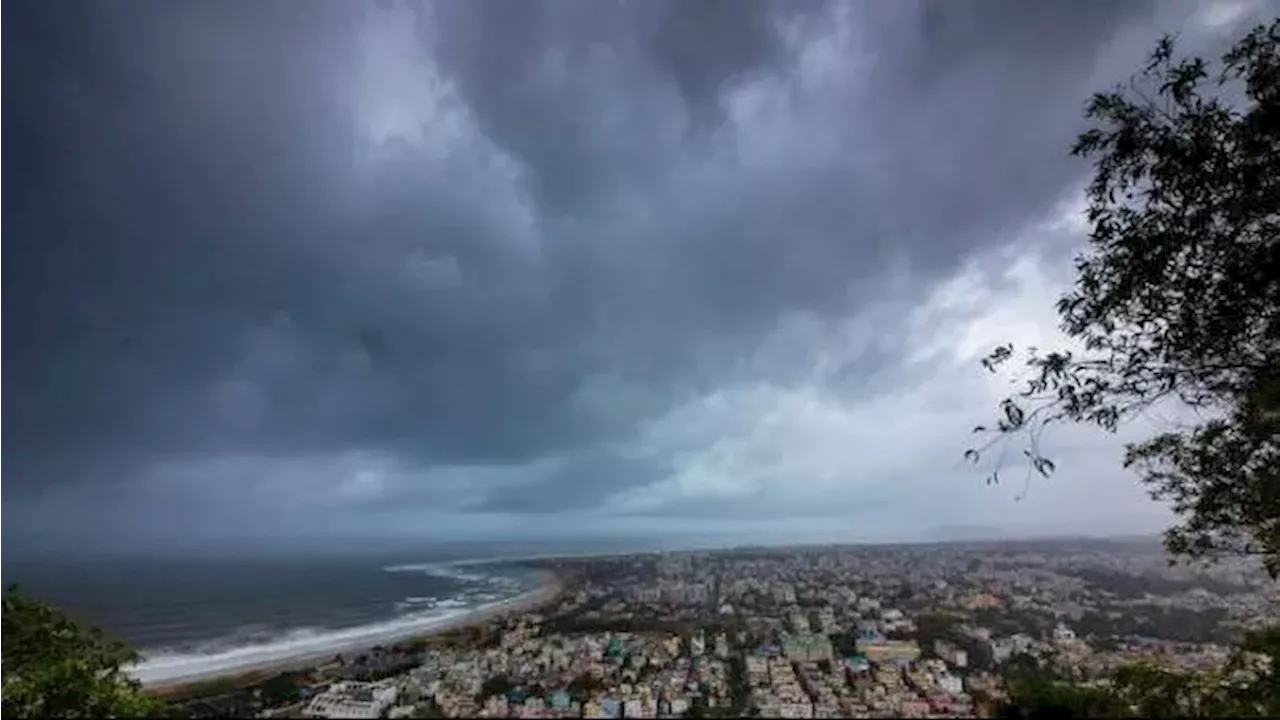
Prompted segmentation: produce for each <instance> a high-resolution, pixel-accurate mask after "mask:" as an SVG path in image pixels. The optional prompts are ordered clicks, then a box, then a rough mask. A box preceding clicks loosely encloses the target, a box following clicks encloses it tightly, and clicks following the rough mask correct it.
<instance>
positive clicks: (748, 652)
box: [173, 540, 1280, 718]
mask: <svg viewBox="0 0 1280 720" xmlns="http://www.w3.org/2000/svg"><path fill="white" fill-rule="evenodd" d="M536 565H537V566H538V567H540V568H542V569H545V570H547V571H549V572H550V573H553V574H554V576H555V577H556V578H558V583H559V592H558V593H557V594H556V595H555V597H554V599H552V600H551V601H550V602H549V603H547V604H545V605H544V606H543V607H541V608H539V609H538V610H537V611H536V612H524V613H518V614H517V613H512V614H508V615H507V616H504V617H495V618H490V619H489V620H488V621H487V622H485V623H482V624H472V625H469V626H467V627H463V628H457V629H455V630H453V631H451V632H447V633H443V634H439V635H437V636H434V637H430V638H421V639H418V640H415V641H413V642H411V643H403V644H400V645H397V646H395V647H390V648H382V647H380V648H375V649H372V650H370V651H369V652H367V653H364V654H361V655H359V656H356V657H348V656H339V657H335V658H333V660H332V661H331V662H329V663H327V664H325V665H323V666H321V667H316V668H312V669H309V670H306V671H296V672H289V673H282V674H279V675H276V676H275V677H272V678H267V679H261V678H260V679H257V680H255V682H254V684H252V685H249V686H246V685H242V686H240V687H237V688H229V687H224V688H222V689H220V690H218V691H217V692H214V690H213V689H212V688H208V687H206V688H204V691H203V692H201V693H199V697H198V698H197V697H190V698H188V699H185V700H182V699H177V700H178V701H176V702H175V705H174V706H173V708H174V709H175V710H177V711H180V712H185V713H186V714H188V715H189V716H205V715H215V714H225V713H232V714H241V715H243V714H250V713H253V714H257V715H258V716H261V717H349V718H351V717H367V718H376V717H391V718H395V717H421V716H434V717H475V716H480V717H522V718H567V717H588V718H633V717H634V718H675V717H730V716H742V715H749V716H751V715H753V716H763V717H788V718H812V717H946V718H963V717H975V716H982V715H984V714H989V713H990V712H991V711H992V708H993V707H994V706H995V705H994V704H995V703H998V702H999V700H1000V699H1001V698H1002V696H1003V693H1004V688H1005V685H1006V682H1007V680H1008V678H1009V677H1010V676H1012V675H1016V674H1018V673H1040V674H1044V675H1048V676H1052V677H1056V678H1061V679H1068V680H1072V681H1077V682H1085V683H1087V682H1091V681H1096V680H1097V679H1099V678H1104V677H1106V676H1107V674H1108V673H1109V672H1110V671H1112V670H1113V669H1114V668H1116V667H1119V666H1121V665H1123V664H1125V663H1130V662H1133V661H1134V660H1138V659H1147V660H1151V661H1154V662H1158V663H1166V664H1169V665H1172V666H1177V667H1182V668H1212V667H1215V666H1218V665H1221V664H1222V663H1223V662H1224V661H1225V660H1226V657H1227V653H1228V649H1227V648H1228V646H1229V644H1230V643H1231V642H1232V641H1233V639H1235V638H1237V637H1239V636H1240V635H1241V634H1242V633H1243V632H1245V631H1247V630H1250V629H1253V628H1256V627H1259V626H1261V625H1262V624H1263V623H1264V622H1266V619H1267V618H1276V617H1280V592H1278V591H1277V586H1276V584H1275V583H1274V582H1272V581H1271V580H1269V579H1267V577H1266V575H1265V574H1264V573H1262V572H1260V571H1259V569H1258V568H1257V567H1256V565H1254V564H1251V563H1250V562H1247V561H1245V560H1243V559H1242V560H1239V561H1229V562H1220V563H1215V564H1213V565H1203V566H1200V565H1177V566H1170V565H1169V564H1168V562H1167V560H1166V556H1165V554H1164V553H1163V550H1162V549H1161V547H1160V546H1159V543H1158V542H1156V541H1151V540H1132V541H1101V540H1078V541H1054V542H1049V541H1043V542H1030V541H1028V542H1018V543H1009V542H1002V543H975V544H967V545H959V544H951V545H911V546H896V547H889V546H864V547H804V548H787V549H777V548H770V549H764V548H739V549H733V550H724V551H714V552H711V551H699V552H677V553H654V554H643V555H625V556H612V557H589V558H563V559H550V560H540V561H538V562H537V563H536Z"/></svg>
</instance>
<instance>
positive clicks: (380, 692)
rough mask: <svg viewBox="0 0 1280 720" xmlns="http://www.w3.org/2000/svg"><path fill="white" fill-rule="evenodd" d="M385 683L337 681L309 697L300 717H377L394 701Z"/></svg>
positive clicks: (392, 688) (393, 696)
mask: <svg viewBox="0 0 1280 720" xmlns="http://www.w3.org/2000/svg"><path fill="white" fill-rule="evenodd" d="M396 694H397V693H396V688H395V686H394V685H391V684H388V683H364V682H340V683H334V684H333V685H332V686H331V687H330V688H329V689H328V690H326V691H324V692H323V693H321V694H319V695H317V696H315V697H313V698H311V701H310V702H308V703H307V706H306V708H305V709H304V710H303V714H304V715H306V716H307V717H313V718H357V719H358V718H378V717H381V716H382V713H383V712H384V711H385V710H387V709H388V708H390V707H391V706H392V705H393V704H395V701H396Z"/></svg>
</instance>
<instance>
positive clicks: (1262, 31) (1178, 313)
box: [966, 20, 1280, 577]
mask: <svg viewBox="0 0 1280 720" xmlns="http://www.w3.org/2000/svg"><path fill="white" fill-rule="evenodd" d="M1175 45H1176V42H1175V39H1174V38H1173V37H1165V38H1164V39H1162V40H1161V41H1160V42H1159V44H1158V45H1157V46H1156V48H1155V50H1154V52H1153V53H1152V55H1151V58H1150V62H1149V63H1148V64H1147V66H1146V67H1145V68H1144V69H1143V70H1142V71H1141V72H1140V73H1139V74H1137V75H1136V76H1134V77H1133V78H1132V79H1131V80H1130V82H1129V83H1128V84H1127V85H1124V86H1121V87H1118V88H1116V89H1114V90H1112V91H1110V92H1105V93H1099V94H1096V95H1094V96H1093V98H1092V99H1091V100H1090V101H1089V102H1088V105H1087V107H1086V113H1085V114H1086V117H1087V118H1088V119H1089V120H1091V121H1092V122H1093V124H1094V127H1092V128H1091V129H1089V130H1088V131H1086V132H1084V133H1083V134H1082V135H1080V136H1079V138H1078V139H1077V141H1076V143H1075V145H1074V147H1073V148H1072V154H1073V155H1076V156H1079V157H1083V158H1087V159H1090V160H1091V161H1092V162H1093V164H1094V170H1095V172H1094V176H1093V181H1092V183H1091V184H1090V185H1089V186H1088V190H1087V200H1088V207H1087V212H1086V217H1087V220H1088V223H1089V226H1090V232H1089V243H1088V246H1087V249H1086V250H1085V251H1084V252H1083V253H1082V254H1081V255H1080V256H1079V257H1078V258H1077V259H1076V264H1075V268H1076V282H1075V285H1074V288H1073V289H1071V290H1070V291H1068V292H1067V293H1066V294H1065V295H1064V296H1063V297H1061V298H1060V299H1059V301H1058V303H1057V311H1058V315H1059V317H1060V319H1061V327H1062V330H1063V331H1064V332H1065V334H1066V335H1067V337H1068V338H1071V339H1072V340H1073V341H1074V343H1075V345H1076V346H1077V350H1076V351H1075V352H1072V351H1068V350H1059V351H1053V352H1042V351H1037V350H1035V349H1026V350H1025V365H1026V367H1027V368H1029V373H1028V376H1027V380H1026V383H1025V386H1024V387H1022V388H1021V389H1020V390H1019V391H1017V392H1016V393H1014V394H1013V395H1012V396H1010V397H1008V398H1006V399H1005V400H1003V401H1002V402H1001V404H1000V408H999V410H1000V418H999V420H998V421H997V423H996V424H995V426H994V427H979V428H976V431H979V432H988V433H991V434H992V437H990V442H988V443H987V444H986V445H984V446H982V447H979V448H974V449H972V450H969V451H968V452H966V456H967V457H969V458H970V459H973V460H977V459H978V458H979V457H980V456H981V454H982V453H983V452H984V451H985V450H987V449H988V448H990V447H991V446H992V444H994V443H995V442H997V441H1000V440H1001V439H1002V438H1007V437H1009V436H1010V435H1014V434H1020V435H1023V436H1025V437H1027V438H1028V439H1029V443H1028V447H1027V448H1026V449H1025V450H1024V454H1025V456H1026V458H1027V461H1028V472H1029V473H1030V472H1032V471H1038V472H1039V473H1041V474H1043V475H1046V476H1047V475H1049V474H1051V473H1052V472H1053V470H1054V463H1053V460H1051V459H1050V458H1048V457H1045V455H1044V454H1043V453H1042V452H1041V450H1040V444H1039V437H1040V434H1041V432H1042V431H1043V430H1044V429H1045V428H1046V427H1047V426H1049V425H1052V424H1055V423H1083V424H1089V425H1095V426H1098V427H1101V428H1103V429H1104V430H1107V431H1112V432H1114V431H1115V430H1116V429H1117V427H1119V426H1120V425H1121V424H1122V423H1124V422H1125V421H1127V420H1129V419H1132V418H1133V417H1135V416H1137V415H1139V414H1140V413H1142V412H1144V411H1145V410H1147V409H1149V408H1152V407H1153V406H1156V405H1161V406H1163V404H1165V403H1168V404H1169V405H1170V406H1176V407H1179V408H1180V410H1179V416H1180V418H1187V419H1186V420H1185V421H1181V420H1180V421H1179V424H1177V425H1172V424H1171V429H1168V430H1164V429H1162V430H1161V431H1160V432H1159V433H1158V434H1155V435H1153V436H1152V437H1149V438H1147V439H1145V440H1143V441H1141V442H1136V443H1132V444H1130V445H1128V446H1127V447H1126V453H1125V460H1124V463H1125V466H1126V467H1130V468H1133V469H1134V470H1136V471H1137V472H1138V474H1139V476H1140V478H1141V480H1142V482H1143V483H1144V484H1145V485H1146V486H1147V489H1148V490H1149V492H1150V494H1151V496H1152V497H1153V498H1154V499H1156V500H1160V501H1165V502H1167V503H1169V504H1170V505H1171V507H1172V509H1173V510H1174V512H1175V513H1176V515H1177V517H1178V521H1177V523H1176V524H1175V525H1174V526H1173V527H1171V528H1170V529H1169V530H1168V531H1167V532H1166V535H1165V540H1166V545H1167V547H1168V549H1169V550H1170V551H1171V552H1172V553H1173V554H1175V555H1181V556H1191V557H1211V556H1215V555H1221V554H1225V553H1233V554H1234V553H1243V554H1253V555H1259V556H1261V557H1262V560H1263V562H1264V565H1265V566H1266V568H1267V570H1268V572H1269V573H1270V574H1271V575H1272V576H1273V577H1276V576H1278V575H1280V479H1278V478H1277V473H1278V472H1280V240H1278V239H1277V229H1278V228H1280V212H1278V210H1280V20H1277V21H1274V22H1272V23H1271V24H1270V25H1269V26H1263V25H1259V26H1258V27H1256V28H1254V29H1253V30H1251V31H1250V32H1248V33H1247V34H1246V35H1245V36H1244V37H1242V38H1241V39H1240V40H1239V41H1238V42H1236V43H1235V45H1234V46H1233V47H1232V48H1231V49H1230V51H1229V52H1227V53H1225V54H1224V55H1223V56H1222V58H1221V62H1220V63H1218V64H1217V67H1216V68H1211V65H1210V63H1208V62H1206V61H1205V60H1203V59H1200V58H1182V59H1179V58H1177V57H1175ZM1018 354H1019V355H1021V354H1022V351H1021V350H1020V351H1019V352H1018ZM1014 357H1015V348H1014V347H1013V346H1012V345H1008V344H1006V345H1002V346H1000V347H997V348H996V349H995V350H994V351H993V352H992V353H991V355H990V356H988V357H987V358H986V359H984V361H983V364H984V366H985V367H987V369H988V370H991V371H996V370H997V369H998V368H1000V366H1002V365H1003V364H1005V363H1007V362H1008V361H1010V360H1012V359H1014ZM998 472H999V470H998V469H997V472H996V473H993V474H992V476H991V477H990V478H989V481H994V482H998V481H999V476H998V474H997V473H998Z"/></svg>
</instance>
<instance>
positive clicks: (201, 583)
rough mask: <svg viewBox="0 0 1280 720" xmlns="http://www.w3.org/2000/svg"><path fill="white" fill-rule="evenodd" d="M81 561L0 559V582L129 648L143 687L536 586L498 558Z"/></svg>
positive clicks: (424, 619)
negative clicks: (138, 657) (0, 565)
mask: <svg viewBox="0 0 1280 720" xmlns="http://www.w3.org/2000/svg"><path fill="white" fill-rule="evenodd" d="M423 555H425V557H412V556H405V555H394V556H392V555H387V556H362V557H346V558H272V559H255V560H231V559H208V558H206V559H198V560H184V561H178V560H172V559H163V560H162V559H151V560H145V559H127V560H126V559H101V558H99V559H85V560H60V561H49V560H44V561H39V562H36V561H23V562H10V563H5V567H4V582H5V583H6V584H7V583H11V582H17V583H19V584H20V585H21V586H22V589H23V590H24V592H27V593H29V594H31V595H33V596H36V597H39V598H41V599H44V600H48V601H50V602H53V603H55V604H56V605H57V606H58V607H60V608H62V609H63V610H65V611H66V612H68V613H69V614H70V615H72V616H73V617H74V618H76V619H77V620H79V621H81V622H84V623H88V624H92V625H96V626H98V627H100V628H102V629H103V630H104V631H105V632H106V633H107V634H109V635H110V636H112V637H117V638H120V639H124V640H127V641H129V642H130V643H131V644H133V646H134V647H136V648H138V649H139V651H140V652H141V654H142V655H143V658H144V659H143V662H142V663H141V664H140V665H139V666H137V667H136V668H134V669H133V672H134V674H135V676H136V677H138V678H139V679H141V680H143V681H144V682H157V681H166V680H174V679H178V678H190V677H198V676H205V675H210V674H216V673H218V672H222V671H227V670H235V669H241V668H248V667H253V666H255V665H260V664H265V663H270V662H274V661H278V660H282V659H287V658H292V657H297V656H304V655H305V656H311V655H323V654H328V653H337V652H343V651H349V650H352V649H354V648H357V647H368V646H370V645H374V644H379V643H386V642H391V641H392V640H394V639H396V638H398V637H402V636H404V635H405V634H412V633H413V632H415V631H419V630H425V629H429V628H431V627H432V626H435V625H439V624H440V623H442V622H445V621H448V620H450V619H453V618H457V617H458V616H459V615H463V614H466V613H468V612H472V611H474V610H476V609H478V608H482V607H484V606H487V605H491V604H493V603H498V602H502V601H505V600H508V599H511V598H513V597H516V596H519V595H521V594H523V593H525V592H529V591H531V590H533V589H535V588H536V587H537V586H538V584H539V582H540V581H541V576H540V575H539V573H537V572H536V571H535V570H533V569H532V568H530V567H527V566H523V565H519V564H516V563H512V562H504V561H475V560H471V561H459V560H458V559H451V558H449V557H447V556H442V555H441V554H436V555H435V556H433V555H432V554H430V553H424V554H423Z"/></svg>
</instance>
